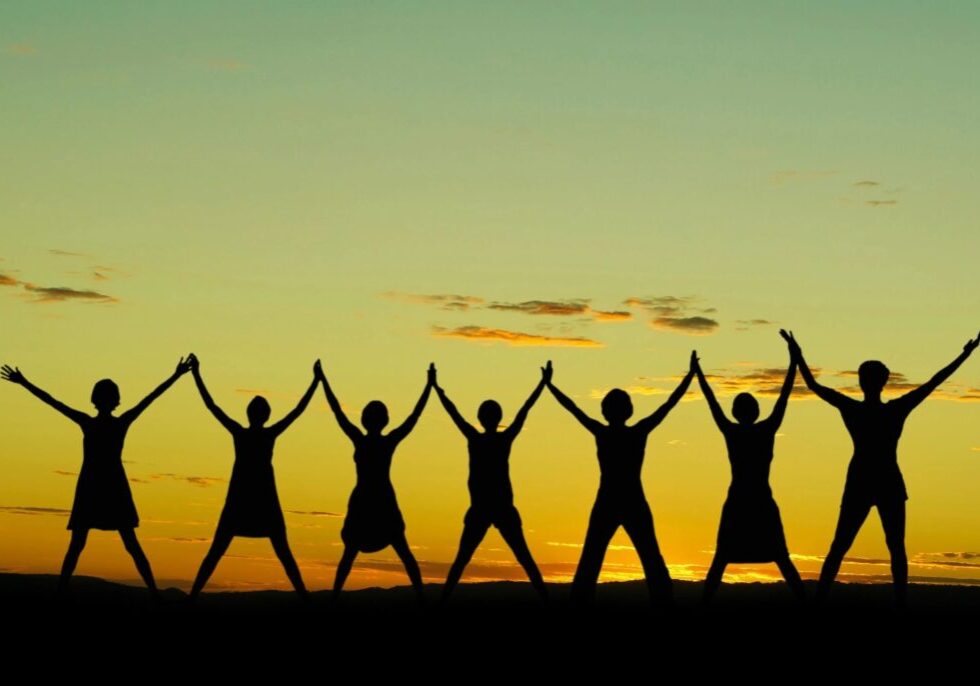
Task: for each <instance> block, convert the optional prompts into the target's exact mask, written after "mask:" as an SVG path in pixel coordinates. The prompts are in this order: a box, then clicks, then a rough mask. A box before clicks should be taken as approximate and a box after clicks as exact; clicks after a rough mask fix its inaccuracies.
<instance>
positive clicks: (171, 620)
mask: <svg viewBox="0 0 980 686" xmlns="http://www.w3.org/2000/svg"><path fill="white" fill-rule="evenodd" d="M72 583H73V587H72V595H71V598H70V599H68V600H65V599H58V598H57V597H56V595H55V577H53V576H28V575H19V574H0V598H2V607H3V617H4V626H5V631H4V636H3V643H2V647H3V648H4V650H3V653H4V654H6V656H7V657H6V658H5V660H6V661H7V664H8V665H18V667H19V668H23V667H24V666H29V667H28V668H29V669H35V670H41V671H42V672H43V673H44V674H53V673H59V674H60V673H66V674H68V673H72V672H73V671H74V672H77V674H78V675H79V676H82V675H84V676H86V677H87V676H92V675H98V674H104V675H110V674H112V675H116V676H121V675H123V674H126V673H129V674H134V675H135V674H137V673H138V674H140V675H142V676H144V677H147V678H150V677H161V675H162V674H163V673H167V674H169V675H173V674H174V673H177V674H186V676H187V678H195V679H200V678H209V676H213V677H215V678H218V677H221V676H228V675H230V674H239V675H240V674H246V675H248V676H252V677H259V676H261V675H268V674H269V670H270V669H275V670H277V673H278V675H279V676H282V677H286V676H290V675H292V676H297V675H300V674H302V675H310V676H315V677H316V678H322V679H330V678H335V677H336V678H340V677H341V675H342V674H347V675H348V678H372V679H373V678H379V677H381V676H388V677H395V678H399V679H400V678H406V679H408V678H411V679H413V680H415V679H420V678H439V679H440V680H453V681H456V680H463V679H467V680H468V679H479V680H480V681H484V680H488V679H491V678H513V679H518V678H528V677H538V678H552V679H554V678H557V677H560V676H564V677H565V678H576V677H577V678H580V679H587V678H592V676H596V677H597V678H602V679H603V680H607V679H616V680H618V679H630V680H632V679H635V678H639V679H642V680H644V681H645V680H648V679H655V678H657V677H658V676H659V677H667V676H678V677H682V678H694V679H698V680H700V679H701V678H706V677H709V676H710V677H713V678H716V677H719V676H720V677H722V678H724V677H726V676H728V675H735V674H737V675H740V676H745V675H749V676H753V675H754V676H757V677H759V678H761V679H777V678H778V679H792V678H803V679H806V680H813V679H818V678H819V679H820V680H825V681H826V680H828V679H829V678H830V677H833V676H834V675H837V674H840V675H845V674H846V675H847V677H848V678H849V679H855V678H861V677H868V678H871V677H882V676H886V675H887V676H890V677H897V676H905V677H910V676H911V673H910V672H909V670H911V669H915V668H919V669H923V668H925V669H927V670H929V671H928V672H926V674H931V676H933V677H939V676H940V674H944V675H945V676H952V675H954V674H962V675H964V676H965V675H968V674H971V673H975V669H976V667H975V664H976V659H977V656H978V652H980V651H978V647H980V588H978V587H966V586H936V585H913V586H912V587H911V589H910V607H909V608H908V609H907V610H906V611H904V612H897V611H896V610H895V609H893V606H892V595H891V587H890V586H888V585H863V584H851V585H848V584H838V586H837V587H836V588H835V592H834V594H833V596H832V598H831V601H830V602H828V603H827V604H826V605H824V606H822V607H813V606H808V607H802V608H801V607H799V606H797V605H796V604H795V603H794V601H793V599H792V597H791V595H790V593H789V591H788V590H787V589H786V588H785V587H784V586H783V585H782V584H738V585H729V586H723V587H722V589H721V591H720V592H719V594H718V596H717V598H716V602H715V603H714V604H713V605H712V606H711V607H710V608H708V609H705V608H703V607H702V606H701V604H700V593H701V585H700V584H699V583H693V582H676V583H675V598H676V605H675V607H674V608H673V609H667V608H660V607H651V605H650V603H649V601H648V597H647V592H646V588H645V586H644V585H643V584H642V583H639V582H629V583H610V584H603V585H601V586H600V588H599V593H598V596H597V603H596V607H595V609H593V610H591V611H588V612H583V611H576V610H575V609H573V608H571V607H569V606H568V603H567V594H568V587H567V586H565V585H553V586H551V591H552V602H551V603H550V606H548V607H542V606H541V605H540V604H539V603H538V601H537V599H536V596H535V595H534V594H533V592H532V591H531V589H530V586H529V585H528V584H524V583H513V582H500V583H485V584H463V585H461V586H460V587H459V588H458V590H457V593H456V594H455V595H454V596H453V599H452V601H451V603H450V604H449V605H448V606H447V607H441V606H440V604H439V602H438V600H439V591H440V588H439V587H438V586H436V585H432V586H427V595H428V599H429V602H428V603H427V605H426V606H425V607H423V608H420V607H419V606H418V605H417V603H416V602H415V598H414V596H413V594H412V592H411V590H410V589H408V588H393V589H387V590H385V589H368V590H361V591H350V592H346V593H345V594H344V597H343V598H342V600H341V601H340V602H339V603H338V604H336V605H335V604H333V603H331V602H330V597H329V594H328V593H325V592H320V593H314V594H313V598H312V601H311V602H310V603H307V604H304V603H301V602H300V601H299V600H298V599H297V598H296V596H295V595H293V594H292V593H288V592H281V591H266V592H248V593H206V594H205V595H204V596H202V598H201V600H200V601H199V602H198V603H197V604H196V605H191V604H190V603H189V602H188V601H187V596H186V595H185V594H184V593H183V592H182V591H179V590H176V589H168V590H166V591H164V592H163V593H162V599H161V601H160V602H157V603H154V602H152V601H151V600H150V598H149V594H148V593H147V592H146V591H145V589H142V588H139V587H133V586H125V585H121V584H116V583H111V582H107V581H103V580H100V579H94V578H86V577H78V578H76V579H74V580H73V582H72ZM808 590H809V591H810V592H811V593H812V591H813V590H814V587H813V584H812V583H808ZM311 669H312V670H315V672H314V673H311V672H310V670H311ZM134 670H135V671H134ZM787 670H789V671H787ZM38 673H39V674H40V672H38ZM372 675H373V676H372ZM590 675H592V676H590ZM170 678H172V676H171V677H170Z"/></svg>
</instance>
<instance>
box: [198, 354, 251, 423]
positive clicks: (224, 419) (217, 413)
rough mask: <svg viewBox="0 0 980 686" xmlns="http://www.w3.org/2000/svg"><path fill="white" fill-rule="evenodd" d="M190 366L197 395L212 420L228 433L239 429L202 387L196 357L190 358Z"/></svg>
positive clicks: (206, 389)
mask: <svg viewBox="0 0 980 686" xmlns="http://www.w3.org/2000/svg"><path fill="white" fill-rule="evenodd" d="M190 364H191V373H192V374H193V375H194V383H195V384H196V385H197V391H198V393H200V394H201V400H203V401H204V406H205V407H206V408H208V410H210V411H211V414H213V415H214V418H215V419H217V420H218V421H219V422H221V426H223V427H225V428H226V429H228V431H231V432H232V433H234V432H235V431H238V430H239V429H241V428H242V427H241V425H240V424H239V423H238V422H236V421H235V420H234V419H232V418H231V417H229V416H228V415H226V414H225V413H224V411H223V410H222V409H221V408H220V407H218V406H217V405H216V404H215V402H214V399H213V398H212V397H211V394H210V393H208V388H207V386H205V385H204V379H202V378H201V367H200V362H199V361H198V359H197V355H191V356H190Z"/></svg>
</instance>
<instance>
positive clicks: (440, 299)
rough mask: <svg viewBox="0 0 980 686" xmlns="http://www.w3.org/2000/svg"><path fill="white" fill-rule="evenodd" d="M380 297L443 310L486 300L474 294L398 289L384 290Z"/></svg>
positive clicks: (481, 302)
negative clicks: (428, 292)
mask: <svg viewBox="0 0 980 686" xmlns="http://www.w3.org/2000/svg"><path fill="white" fill-rule="evenodd" d="M381 297H383V298H388V299H389V300H400V301H402V302H410V303H415V304H417V305H434V306H436V307H439V308H440V309H443V310H457V311H459V310H468V309H470V308H471V307H477V306H479V305H482V304H484V302H486V301H485V300H484V299H483V298H479V297H477V296H475V295H457V294H452V293H432V294H421V293H402V292H399V291H385V292H384V293H382V294H381Z"/></svg>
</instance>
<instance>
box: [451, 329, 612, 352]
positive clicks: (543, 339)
mask: <svg viewBox="0 0 980 686" xmlns="http://www.w3.org/2000/svg"><path fill="white" fill-rule="evenodd" d="M432 335H433V336H435V337H437V338H456V339H459V340H465V341H474V342H501V343H506V344H508V345H513V346H548V347H572V348H602V347H603V346H604V344H603V343H600V342H599V341H596V340H593V339H591V338H585V337H582V336H572V337H562V336H543V335H539V334H532V333H524V332H521V331H508V330H506V329H492V328H488V327H485V326H472V325H471V326H458V327H455V328H452V329H450V328H445V327H441V326H433V327H432Z"/></svg>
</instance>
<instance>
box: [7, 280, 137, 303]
mask: <svg viewBox="0 0 980 686" xmlns="http://www.w3.org/2000/svg"><path fill="white" fill-rule="evenodd" d="M21 285H23V287H24V290H25V291H27V292H28V293H29V294H30V295H31V296H32V297H31V300H30V301H31V302H34V303H57V302H68V301H73V300H75V301H81V302H90V303H117V302H119V299H118V298H115V297H113V296H111V295H106V294H105V293H99V292H98V291H91V290H79V289H75V288H69V287H67V286H37V285H35V284H33V283H27V282H23V283H22V284H21Z"/></svg>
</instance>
